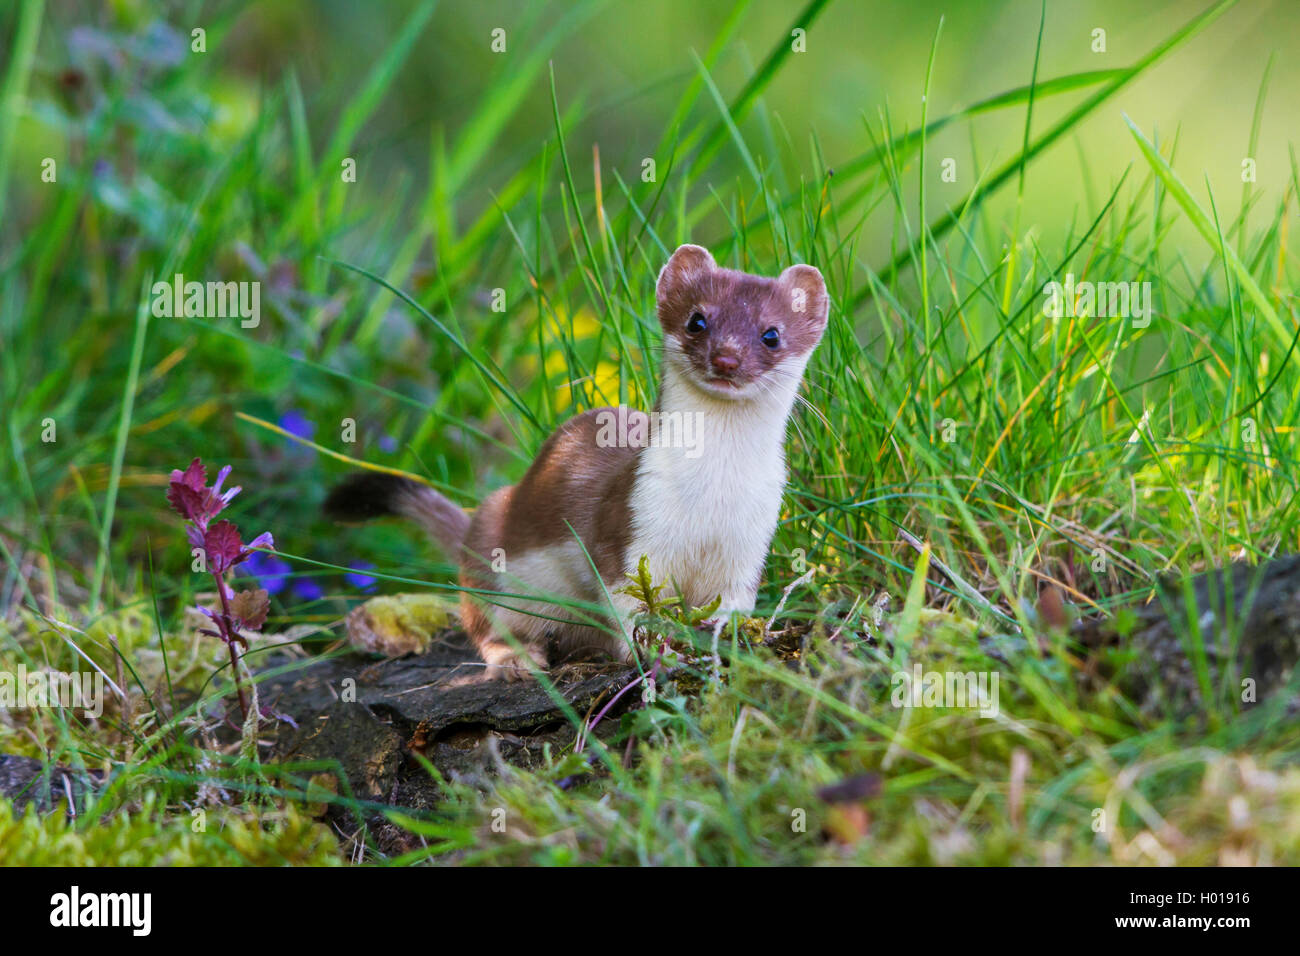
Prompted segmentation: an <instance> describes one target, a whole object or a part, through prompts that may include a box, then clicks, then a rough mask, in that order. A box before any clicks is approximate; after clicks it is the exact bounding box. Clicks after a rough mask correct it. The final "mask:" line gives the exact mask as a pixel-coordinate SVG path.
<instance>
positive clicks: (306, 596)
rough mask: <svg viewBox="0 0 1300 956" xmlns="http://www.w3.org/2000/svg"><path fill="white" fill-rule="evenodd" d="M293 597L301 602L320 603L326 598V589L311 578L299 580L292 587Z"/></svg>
mask: <svg viewBox="0 0 1300 956" xmlns="http://www.w3.org/2000/svg"><path fill="white" fill-rule="evenodd" d="M292 591H293V596H294V597H296V598H297V599H298V600H299V601H319V600H320V599H321V598H323V597H324V596H325V591H324V589H323V588H322V587H321V586H320V585H319V584H317V583H316V582H315V581H313V580H312V579H311V578H298V579H296V580H295V581H294V582H293V585H292Z"/></svg>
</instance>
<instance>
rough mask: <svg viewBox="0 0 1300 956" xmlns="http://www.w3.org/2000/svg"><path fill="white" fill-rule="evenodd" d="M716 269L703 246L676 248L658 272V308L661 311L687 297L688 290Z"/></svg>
mask: <svg viewBox="0 0 1300 956" xmlns="http://www.w3.org/2000/svg"><path fill="white" fill-rule="evenodd" d="M716 268H717V263H716V262H714V261H713V256H711V255H710V254H709V250H708V249H705V248H704V247H703V246H693V245H690V244H689V243H687V244H686V245H681V246H678V247H677V251H676V252H674V253H673V254H672V256H671V258H669V260H668V262H667V264H666V265H665V266H664V267H663V268H662V269H660V270H659V281H658V282H657V283H656V284H655V298H656V299H658V300H659V308H660V309H661V310H662V309H663V308H664V306H665V305H667V304H671V303H674V301H675V300H679V299H682V298H683V297H689V292H690V290H691V289H692V288H693V287H694V286H696V285H697V284H698V283H699V281H700V280H701V279H702V278H704V277H705V276H707V275H708V274H709V273H710V272H712V271H713V270H714V269H716ZM661 317H662V316H661Z"/></svg>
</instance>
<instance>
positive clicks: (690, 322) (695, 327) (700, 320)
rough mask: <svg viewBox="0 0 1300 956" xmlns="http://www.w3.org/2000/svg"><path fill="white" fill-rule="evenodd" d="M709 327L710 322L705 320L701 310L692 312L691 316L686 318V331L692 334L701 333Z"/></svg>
mask: <svg viewBox="0 0 1300 956" xmlns="http://www.w3.org/2000/svg"><path fill="white" fill-rule="evenodd" d="M708 327H709V323H707V322H705V321H704V316H703V315H701V314H700V313H699V312H692V313H691V317H690V318H689V319H687V320H686V331H687V332H689V333H690V334H691V335H699V334H700V333H701V332H703V331H704V330H705V329H707V328H708Z"/></svg>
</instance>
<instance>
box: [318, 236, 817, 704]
mask: <svg viewBox="0 0 1300 956" xmlns="http://www.w3.org/2000/svg"><path fill="white" fill-rule="evenodd" d="M655 297H656V300H657V305H658V315H659V323H660V325H661V326H662V328H663V343H664V345H663V359H662V370H661V379H660V383H659V398H658V402H657V404H656V406H655V409H654V412H652V413H646V412H642V411H638V410H635V409H627V408H601V409H593V410H592V411H588V412H585V413H583V414H581V415H578V416H577V417H575V418H572V419H570V420H569V421H567V422H565V423H564V424H563V425H561V426H560V427H559V429H557V430H556V431H555V432H554V434H552V435H551V436H550V438H548V439H547V441H546V442H545V444H543V445H542V448H541V451H539V452H538V454H537V458H536V459H535V460H534V461H533V463H532V465H531V466H530V467H529V469H528V471H527V473H526V474H525V475H524V477H523V478H522V479H521V480H520V482H519V483H518V484H517V485H513V486H511V487H507V488H501V489H499V490H497V491H495V492H493V493H492V494H491V495H489V496H488V497H487V499H486V500H484V501H483V503H482V504H481V505H480V506H479V507H478V508H477V509H476V510H475V511H474V512H473V513H472V514H469V513H467V512H465V511H464V510H463V509H461V508H460V507H458V506H457V505H455V504H454V503H452V502H451V501H449V500H448V499H447V498H445V497H443V496H442V495H440V494H439V493H438V492H436V491H434V490H433V489H432V488H429V487H427V486H425V485H423V484H420V483H418V482H415V481H412V480H410V479H405V478H401V477H400V476H393V475H387V474H381V473H376V472H363V473H360V474H356V475H353V476H351V477H349V478H348V479H346V480H345V481H344V482H343V483H342V484H341V485H339V486H338V487H336V488H335V489H334V490H333V491H332V492H331V494H330V495H329V498H328V500H327V501H326V505H325V507H326V511H327V513H329V514H330V515H332V516H333V517H335V518H337V519H339V520H364V519H367V518H373V517H377V516H381V515H401V516H404V517H407V518H411V519H414V520H416V521H418V522H420V523H421V524H422V525H423V526H424V527H425V528H427V529H428V530H429V531H430V532H431V533H432V535H433V537H434V538H435V539H436V540H437V541H438V543H439V544H440V545H441V547H442V548H443V550H444V551H446V552H447V554H448V555H449V556H453V557H455V558H456V560H457V561H458V562H459V564H460V582H461V585H462V587H464V588H466V589H467V590H466V591H464V592H462V608H461V613H462V623H463V625H464V627H465V628H466V630H467V631H468V632H469V634H470V636H471V638H472V639H473V641H474V643H475V645H476V647H477V648H478V651H479V654H480V655H481V656H482V657H483V660H484V661H485V662H486V663H487V667H488V671H487V673H488V677H489V678H507V679H518V678H520V677H526V676H528V675H529V673H530V671H529V668H528V667H527V666H526V664H525V663H524V662H522V661H521V660H520V659H519V657H518V656H517V655H518V654H519V653H523V652H526V653H527V654H528V655H529V656H531V658H532V660H533V661H534V662H535V663H536V665H537V666H539V667H542V668H545V667H548V666H549V664H550V662H551V661H552V660H559V659H560V658H562V657H568V656H573V655H575V654H578V653H582V652H590V651H604V652H607V653H609V654H611V655H613V656H615V657H616V658H620V659H625V658H627V657H628V656H630V654H631V639H630V635H631V630H630V627H629V626H628V625H629V621H630V617H631V615H632V613H633V612H634V611H635V610H636V607H635V604H636V602H635V600H634V599H633V598H631V597H629V596H628V595H627V594H625V593H622V591H621V589H622V588H623V586H624V585H625V584H626V579H625V577H624V575H625V574H626V573H628V572H631V571H633V570H635V568H636V566H637V564H638V563H639V561H640V558H641V556H642V555H645V556H646V557H647V559H648V562H649V569H650V572H651V574H652V576H653V578H654V580H655V581H656V582H668V583H669V585H670V587H671V589H672V590H673V592H674V593H676V594H678V595H680V596H681V598H682V599H683V600H684V601H685V602H686V603H687V604H688V605H691V606H696V607H702V606H705V605H708V604H710V603H711V602H712V601H713V600H714V599H717V598H720V599H721V603H720V605H719V608H718V615H719V616H720V617H721V616H723V615H726V614H729V613H730V612H732V611H741V612H747V611H751V610H752V609H753V606H754V599H755V595H756V593H757V590H758V584H759V578H760V576H761V574H762V571H763V563H764V560H765V559H766V557H767V550H768V546H769V545H770V543H771V540H772V535H773V533H774V532H775V530H776V524H777V520H778V518H779V515H780V510H781V496H782V494H783V492H784V488H785V481H786V468H785V435H786V423H787V421H788V419H789V417H790V412H791V409H792V407H793V405H794V401H795V397H796V394H797V392H798V389H799V385H800V382H801V380H802V378H803V374H804V368H805V366H806V365H807V364H808V359H809V357H810V356H811V355H812V352H813V350H814V349H815V348H816V347H817V343H818V342H819V341H820V340H821V336H822V332H823V331H824V330H825V328H826V321H827V312H828V305H829V301H828V298H827V295H826V285H825V283H824V282H823V280H822V275H821V273H820V272H819V271H817V269H815V268H813V267H812V266H807V265H796V266H791V267H790V268H788V269H786V270H785V271H784V272H782V273H781V274H780V275H779V276H777V277H776V278H775V279H772V278H768V277H765V276H756V275H749V274H747V273H743V272H736V271H734V270H731V269H724V268H721V267H720V266H718V265H717V263H716V262H714V260H713V257H712V256H711V255H710V254H709V252H708V251H707V250H706V249H703V248H701V247H700V246H694V245H683V246H680V247H679V248H678V249H677V251H676V252H674V253H673V255H672V257H671V258H670V259H669V260H668V263H667V264H666V265H665V266H664V267H663V269H662V270H661V271H660V273H659V279H658V283H657V285H656V288H655ZM602 585H603V586H602ZM476 591H477V592H481V591H489V592H497V593H498V594H501V593H505V594H511V595H524V596H525V597H515V598H509V597H498V598H495V599H493V600H487V599H485V598H484V597H483V596H482V595H479V594H475V593H474V592H476ZM565 600H568V601H574V600H576V601H579V602H588V603H594V604H598V605H603V606H605V607H608V608H609V616H610V618H611V619H612V620H611V622H610V623H611V624H612V626H611V627H609V628H602V627H600V626H593V624H592V623H591V620H592V619H591V618H590V617H588V618H587V619H586V622H580V621H579V620H577V618H578V617H580V616H581V615H578V614H576V613H575V611H574V609H573V608H572V607H569V608H565V607H563V606H557V605H556V604H555V603H553V602H555V601H561V602H563V601H565ZM507 633H508V634H510V635H511V636H512V637H513V638H514V645H512V643H511V642H510V641H508V640H506V638H505V637H504V636H503V635H505V634H507ZM515 645H517V646H519V647H520V648H522V651H517V650H516V646H515Z"/></svg>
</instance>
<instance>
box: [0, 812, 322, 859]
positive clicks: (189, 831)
mask: <svg viewBox="0 0 1300 956" xmlns="http://www.w3.org/2000/svg"><path fill="white" fill-rule="evenodd" d="M341 863H342V858H341V857H340V855H339V851H338V844H337V842H336V841H335V839H334V835H333V833H332V832H330V830H329V829H328V828H326V827H325V826H323V825H322V824H319V823H317V822H315V821H314V820H312V819H311V818H310V817H307V816H305V815H304V814H302V813H301V812H300V811H299V810H297V809H295V808H294V807H293V806H292V805H289V806H287V807H286V808H285V809H284V810H279V811H274V812H261V813H257V812H234V811H229V810H221V811H207V812H206V813H205V815H203V816H200V815H187V816H178V815H175V814H169V813H166V812H162V811H160V810H159V809H158V808H156V807H155V806H153V805H152V804H150V803H146V804H145V805H144V806H143V807H141V808H139V809H137V810H136V811H135V812H133V813H132V812H122V813H118V814H115V815H113V816H111V817H109V818H107V819H104V820H98V821H76V820H72V819H70V818H69V817H67V816H65V815H63V814H59V813H53V814H49V815H46V816H40V815H38V814H36V812H35V811H34V810H28V811H27V812H26V813H24V814H23V815H22V816H18V817H15V816H14V812H13V807H12V805H11V804H10V803H9V802H8V801H6V800H0V866H240V865H247V866H285V865H292V866H328V865H337V864H341Z"/></svg>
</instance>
